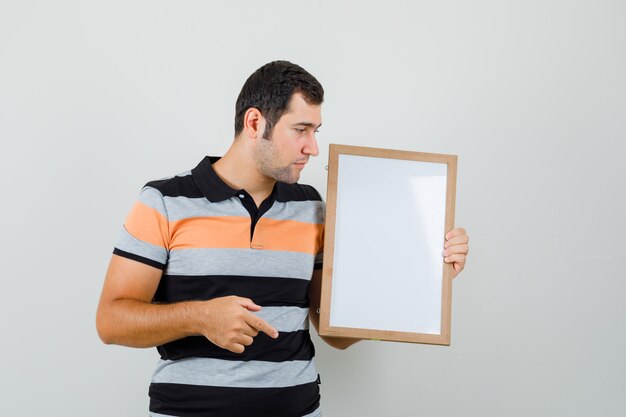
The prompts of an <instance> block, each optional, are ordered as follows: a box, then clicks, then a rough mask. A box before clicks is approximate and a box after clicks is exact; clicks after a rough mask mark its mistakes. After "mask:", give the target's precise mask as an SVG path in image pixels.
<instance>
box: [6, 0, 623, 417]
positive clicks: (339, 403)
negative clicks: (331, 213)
mask: <svg viewBox="0 0 626 417" xmlns="http://www.w3.org/2000/svg"><path fill="white" fill-rule="evenodd" d="M218 3H225V4H220V5H218ZM226 3H227V2H209V1H178V2H174V1H170V2H166V1H156V0H151V1H147V0H146V1H113V0H110V1H107V2H90V1H78V0H76V1H70V0H59V1H54V2H51V1H23V0H15V1H10V0H0V141H1V153H0V163H1V164H0V169H1V170H2V172H1V173H0V174H1V178H2V193H3V197H2V204H1V205H0V207H1V210H2V219H3V220H4V222H3V224H2V231H3V239H2V248H3V250H2V255H1V256H2V277H1V279H2V287H1V288H2V292H1V294H2V303H0V317H1V318H0V320H1V321H0V326H1V327H0V334H1V338H2V339H1V340H2V342H1V343H0V349H1V350H0V353H1V355H2V359H3V366H2V368H1V371H0V375H1V376H0V381H1V385H0V397H1V401H0V404H1V405H0V408H1V409H2V410H1V411H0V414H2V415H7V416H35V415H46V416H61V415H63V416H84V415H89V416H93V417H96V416H111V415H114V416H137V415H146V414H147V413H146V409H147V385H148V381H149V379H150V373H151V371H152V366H153V364H154V362H155V360H156V358H157V354H156V351H155V350H154V349H148V350H133V349H128V348H121V347H111V346H104V345H102V344H101V343H100V341H99V340H98V338H97V335H96V332H95V328H94V313H95V308H96V304H97V299H98V295H99V292H100V287H101V284H102V278H103V276H104V273H105V268H106V265H107V263H108V259H109V257H110V253H111V250H112V246H113V243H114V241H115V238H116V236H117V232H118V230H119V227H120V225H121V223H122V221H123V219H124V217H125V215H126V213H127V211H128V209H129V208H130V206H131V204H132V202H133V201H134V199H135V197H136V195H137V193H138V191H139V189H140V187H141V186H142V185H143V184H144V183H145V182H146V181H148V180H151V179H155V178H159V177H163V176H166V175H169V174H173V173H176V172H180V171H183V170H186V169H188V168H190V167H192V166H194V165H195V164H196V163H197V162H198V161H199V160H200V159H201V157H202V156H203V155H204V154H220V153H222V152H223V151H224V150H225V149H226V148H227V147H228V145H229V143H230V140H231V138H232V119H233V109H234V101H235V98H236V96H237V94H238V92H239V89H240V87H241V85H242V84H243V82H244V80H245V79H246V77H247V76H248V75H249V74H250V73H251V72H252V71H253V70H254V69H256V68H257V67H259V66H260V65H262V64H264V63H266V62H268V61H270V60H273V59H288V60H291V61H293V62H296V63H299V64H300V65H302V66H303V67H305V68H307V69H308V70H309V71H311V72H312V73H313V74H315V75H316V76H317V77H318V79H319V80H320V81H321V82H322V83H323V84H324V86H325V88H326V91H327V96H326V103H325V105H324V110H323V114H324V126H323V127H322V132H321V133H320V134H319V137H318V139H319V141H320V145H321V147H322V153H321V155H320V157H319V158H317V160H316V161H315V162H314V163H312V164H310V166H309V167H308V168H307V170H306V171H305V174H304V178H303V182H308V183H311V184H313V185H314V186H316V187H318V189H319V190H320V191H321V192H323V193H325V191H326V179H325V174H326V172H325V170H324V166H325V165H326V159H327V155H328V150H327V144H328V143H344V144H353V145H363V146H376V147H388V148H396V149H406V150H415V151H426V152H440V153H454V154H458V155H459V179H458V195H457V224H459V225H463V226H465V227H466V228H467V229H468V231H469V233H470V236H471V244H472V247H471V252H470V260H469V264H468V266H467V269H466V271H465V272H464V273H463V274H462V276H461V277H459V278H458V279H456V280H455V283H454V295H453V327H452V346H451V347H436V346H426V345H413V344H396V343H385V342H364V343H360V344H358V345H356V346H354V347H353V348H350V349H349V350H348V351H346V352H339V351H333V350H331V349H330V348H327V347H326V346H324V345H323V344H322V343H321V342H319V341H318V342H319V343H317V348H318V353H317V363H318V367H319V369H320V372H321V374H322V383H323V384H322V393H323V398H322V400H323V407H324V410H325V415H327V416H357V415H358V416H363V417H366V416H371V417H374V416H376V417H378V416H387V417H405V416H434V417H439V416H476V417H482V416H520V417H522V416H523V417H527V416H568V417H572V416H590V415H596V416H603V417H605V416H623V415H625V414H626V397H625V396H624V393H625V391H626V390H625V387H626V383H625V382H624V374H625V373H626V359H624V352H626V331H625V330H626V326H625V317H626V307H625V305H626V303H624V296H625V295H626V279H625V278H626V274H625V272H624V270H625V269H624V268H625V267H624V260H623V259H624V252H625V249H626V239H625V235H626V233H625V232H626V224H625V221H624V213H625V212H626V204H625V198H624V190H625V188H626V187H625V185H626V184H625V183H626V181H625V179H626V168H624V165H623V164H622V161H623V146H621V145H622V143H621V142H623V141H624V139H625V138H626V124H625V120H626V77H625V76H624V75H625V74H626V25H624V17H625V16H626V3H624V2H623V1H618V0H616V1H609V0H596V1H591V0H589V1H583V0H580V1H566V0H544V1H536V0H525V1H522V0H519V1H495V0H493V1H486V0H484V1H462V0H450V1H442V0H437V1H422V0H414V1H397V0H390V1H385V2H373V1H355V2H342V1H330V0H316V1H301V0H300V1H297V0H291V1H287V0H285V1H269V0H268V1H265V2H251V1H237V2H229V3H227V4H226ZM316 340H317V339H316Z"/></svg>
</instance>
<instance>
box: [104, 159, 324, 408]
mask: <svg viewBox="0 0 626 417" xmlns="http://www.w3.org/2000/svg"><path fill="white" fill-rule="evenodd" d="M215 161H216V159H215V158H209V157H205V158H204V159H203V160H202V162H200V164H199V165H198V166H197V167H196V168H194V169H193V170H191V171H189V172H186V173H183V174H179V175H177V176H175V177H171V178H168V179H164V180H160V181H153V182H149V183H148V184H146V186H145V187H144V188H143V189H142V191H141V193H140V195H139V199H138V201H137V202H136V204H135V205H134V207H133V208H132V210H131V212H130V214H129V216H128V218H127V220H126V222H125V223H124V228H123V230H122V232H121V237H120V239H119V241H118V244H117V245H116V247H115V250H114V253H115V254H116V255H119V256H123V257H126V258H130V259H133V260H135V261H138V262H142V263H144V264H147V265H150V266H153V267H155V268H159V269H161V270H163V275H162V277H161V281H160V283H159V286H158V288H157V291H156V294H155V296H154V302H155V303H173V302H177V301H187V300H208V299H212V298H215V297H223V296H228V295H237V296H240V297H247V298H250V299H252V301H254V302H255V303H256V304H259V305H261V306H262V307H263V308H262V309H261V311H259V312H256V313H254V314H257V315H258V316H259V317H261V318H263V319H265V320H266V321H267V322H269V323H270V324H271V325H272V326H273V327H274V328H276V329H277V330H278V331H279V336H278V338H277V339H272V338H270V337H269V336H267V335H265V334H264V333H262V332H261V333H259V335H258V336H257V337H255V338H254V342H253V344H252V345H251V346H248V347H247V348H246V349H245V351H244V352H243V353H241V354H237V353H233V352H230V351H228V350H225V349H222V348H220V347H218V346H216V345H214V344H213V343H211V342H210V341H209V340H208V339H206V338H205V337H203V336H193V337H186V338H184V339H180V340H176V341H173V342H170V343H166V344H164V345H162V346H158V347H157V349H158V351H159V353H160V355H161V359H160V360H159V362H158V364H157V366H156V369H155V372H154V375H153V377H152V382H151V385H150V390H149V394H150V412H151V415H152V416H189V417H194V416H204V417H207V416H216V417H222V416H224V417H225V416H228V417H231V416H236V417H248V416H250V417H262V416H268V417H270V416H271V417H280V416H285V417H299V416H307V417H313V416H318V415H320V411H319V386H318V375H317V372H316V370H315V366H314V364H313V357H314V348H313V344H312V342H311V339H310V337H309V322H308V311H309V309H308V307H309V299H308V288H309V283H310V279H311V276H312V272H313V269H314V268H315V267H317V268H319V267H321V250H322V241H323V223H324V218H323V217H324V205H323V202H322V200H321V197H320V195H319V193H318V192H317V191H316V190H315V189H314V188H313V187H310V186H307V185H300V184H285V183H280V182H278V183H276V186H275V187H274V190H273V192H272V194H271V195H270V197H268V199H267V200H266V201H264V202H263V203H262V204H261V206H260V207H259V208H257V207H256V205H255V204H254V201H253V200H252V198H251V197H250V195H249V194H248V193H247V192H246V191H244V190H234V189H232V188H230V187H229V186H228V185H226V184H225V183H224V182H223V181H222V180H221V179H220V178H219V177H218V176H217V175H216V174H215V172H214V171H213V169H212V168H211V162H215Z"/></svg>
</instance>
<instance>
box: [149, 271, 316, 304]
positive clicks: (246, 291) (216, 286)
mask: <svg viewBox="0 0 626 417" xmlns="http://www.w3.org/2000/svg"><path fill="white" fill-rule="evenodd" d="M309 284H310V282H309V281H308V280H305V279H297V278H273V277H249V276H238V275H197V276H193V275H191V276H189V275H167V274H166V275H163V277H162V278H161V282H160V283H159V286H158V288H157V291H156V294H155V295H154V301H155V302H159V303H173V302H177V301H190V300H210V299H212V298H217V297H225V296H229V295H237V296H239V297H247V298H250V299H252V301H254V302H255V303H257V304H259V305H261V306H268V307H270V306H285V307H287V306H289V307H308V306H309V296H308V293H309Z"/></svg>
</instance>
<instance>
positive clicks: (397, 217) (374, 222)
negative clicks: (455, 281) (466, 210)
mask: <svg viewBox="0 0 626 417" xmlns="http://www.w3.org/2000/svg"><path fill="white" fill-rule="evenodd" d="M455 186H456V156H454V155H442V154H427V153H418V152H407V151H395V150H389V149H375V148H364V147H354V146H345V145H331V146H330V156H329V176H328V195H327V219H326V235H325V243H324V247H325V250H324V256H325V258H324V269H323V278H322V302H321V307H320V334H322V335H325V336H344V337H356V338H366V339H381V340H394V341H405V342H415V343H432V344H444V345H449V343H450V307H451V302H450V301H451V300H450V298H451V270H450V268H451V267H450V266H449V265H447V264H445V263H444V262H443V255H442V252H443V244H444V236H445V233H446V232H447V231H449V230H451V229H452V228H453V224H454V194H455Z"/></svg>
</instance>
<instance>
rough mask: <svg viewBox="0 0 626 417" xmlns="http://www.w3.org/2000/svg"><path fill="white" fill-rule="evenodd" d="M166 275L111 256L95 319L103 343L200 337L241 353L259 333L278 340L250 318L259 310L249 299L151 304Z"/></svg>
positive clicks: (135, 344) (151, 342)
mask: <svg viewBox="0 0 626 417" xmlns="http://www.w3.org/2000/svg"><path fill="white" fill-rule="evenodd" d="M162 274H163V272H162V271H161V270H160V269H157V268H154V267H151V266H148V265H145V264H143V263H140V262H136V261H134V260H130V259H127V258H124V257H121V256H117V255H113V256H112V258H111V262H110V264H109V269H108V271H107V274H106V278H105V281H104V286H103V289H102V294H101V297H100V303H99V305H98V311H97V315H96V327H97V330H98V335H99V336H100V338H101V339H102V341H103V342H104V343H107V344H118V345H124V346H131V347H153V346H158V345H162V344H164V343H167V342H171V341H173V340H177V339H181V338H183V337H187V336H197V335H202V336H205V337H206V338H207V339H209V340H210V341H211V342H213V343H215V344H216V345H218V346H220V347H222V348H224V349H228V350H230V351H232V352H235V353H241V352H243V351H244V349H245V347H246V346H250V345H251V344H252V342H253V338H254V337H255V336H256V335H257V334H258V332H259V331H263V332H265V333H266V334H268V335H269V336H270V337H273V338H276V337H278V332H277V331H276V329H274V328H273V327H272V326H270V325H269V324H268V323H267V322H266V321H264V320H262V319H260V318H258V317H257V316H255V315H254V314H252V311H258V310H260V309H261V307H260V306H258V305H256V304H254V303H253V302H252V300H250V299H247V298H242V297H235V296H231V297H221V298H215V299H212V300H208V301H185V302H179V303H172V304H155V303H152V298H153V297H154V294H155V292H156V289H157V287H158V285H159V281H160V279H161V275H162Z"/></svg>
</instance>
